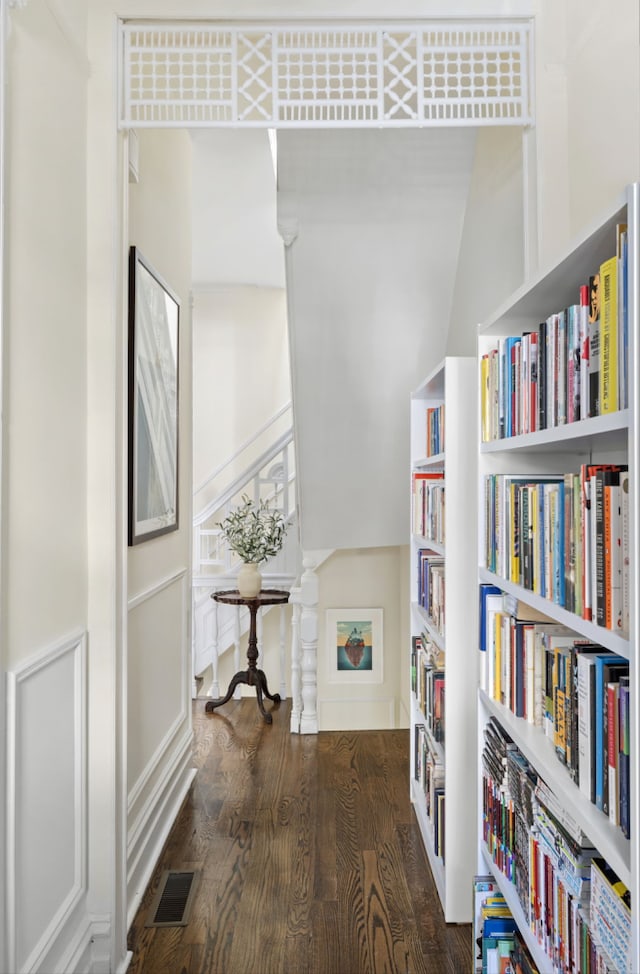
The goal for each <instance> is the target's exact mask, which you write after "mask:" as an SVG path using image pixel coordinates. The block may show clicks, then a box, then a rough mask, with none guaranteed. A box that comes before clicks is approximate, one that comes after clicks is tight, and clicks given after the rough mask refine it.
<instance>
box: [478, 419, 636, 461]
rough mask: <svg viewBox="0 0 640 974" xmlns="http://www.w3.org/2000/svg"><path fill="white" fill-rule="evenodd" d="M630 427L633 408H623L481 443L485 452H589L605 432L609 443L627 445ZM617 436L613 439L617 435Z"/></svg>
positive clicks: (481, 448) (619, 445) (622, 446)
mask: <svg viewBox="0 0 640 974" xmlns="http://www.w3.org/2000/svg"><path fill="white" fill-rule="evenodd" d="M628 429H629V410H628V409H621V410H618V412H615V413H608V414H607V415H606V416H593V417H592V418H591V419H581V420H578V421H577V422H575V423H566V424H565V425H564V426H556V427H553V429H546V430H536V432H535V433H523V434H521V435H520V436H509V437H506V438H505V439H502V440H493V441H492V442H490V443H481V444H480V452H481V453H504V452H505V451H509V452H512V451H513V450H527V451H549V452H550V451H553V450H558V451H561V452H562V453H572V452H574V451H575V452H577V453H580V454H582V453H585V452H587V451H588V450H590V449H592V448H593V447H594V446H596V447H597V445H598V442H599V441H600V440H601V439H602V437H603V436H607V437H608V445H609V446H610V447H611V445H617V446H618V448H619V449H626V444H627V435H628ZM616 434H619V435H618V436H617V438H616V439H613V440H612V439H611V438H612V437H616Z"/></svg>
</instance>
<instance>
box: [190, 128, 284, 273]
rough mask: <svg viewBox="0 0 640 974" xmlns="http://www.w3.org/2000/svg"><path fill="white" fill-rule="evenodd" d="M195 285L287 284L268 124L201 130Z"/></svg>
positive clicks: (196, 141) (196, 150) (194, 135)
mask: <svg viewBox="0 0 640 974" xmlns="http://www.w3.org/2000/svg"><path fill="white" fill-rule="evenodd" d="M191 140H192V143H193V186H194V191H195V196H194V206H193V268H192V277H193V283H194V290H196V291H197V290H198V289H199V288H200V287H202V286H204V287H207V286H208V285H210V284H211V283H212V282H223V283H225V284H231V283H233V284H239V285H243V284H253V285H259V286H261V287H267V288H283V287H284V262H283V259H282V241H281V239H280V237H279V235H278V227H277V220H276V177H275V172H274V164H273V159H272V156H271V148H270V145H269V135H268V132H267V130H266V129H244V130H243V129H196V130H194V131H192V132H191Z"/></svg>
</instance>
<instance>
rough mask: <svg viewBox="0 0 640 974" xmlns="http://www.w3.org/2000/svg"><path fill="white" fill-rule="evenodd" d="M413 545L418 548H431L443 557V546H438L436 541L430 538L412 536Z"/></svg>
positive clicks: (417, 535) (418, 535)
mask: <svg viewBox="0 0 640 974" xmlns="http://www.w3.org/2000/svg"><path fill="white" fill-rule="evenodd" d="M413 543H414V544H415V545H416V547H418V548H433V550H434V551H436V552H437V553H438V554H439V555H444V553H445V548H444V545H443V544H439V543H438V542H437V541H432V540H431V538H424V537H423V536H422V535H421V534H414V535H413Z"/></svg>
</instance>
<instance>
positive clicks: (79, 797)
mask: <svg viewBox="0 0 640 974" xmlns="http://www.w3.org/2000/svg"><path fill="white" fill-rule="evenodd" d="M67 654H72V655H73V656H74V703H75V712H74V751H75V764H74V805H75V815H76V820H77V822H78V823H79V824H80V827H79V828H78V829H77V831H76V834H75V849H74V882H73V885H72V886H71V888H70V889H69V892H68V893H67V896H66V897H65V899H64V901H63V902H62V903H61V904H60V906H59V907H58V910H57V911H56V912H55V914H54V915H53V917H52V918H51V920H50V922H49V924H48V926H47V927H46V929H45V930H44V931H43V932H42V934H41V936H40V939H39V940H38V942H37V943H36V944H35V946H34V947H33V948H32V949H31V952H30V953H29V955H28V957H27V959H26V960H25V961H24V962H23V963H22V964H21V966H20V970H21V971H24V972H28V971H36V970H38V969H40V967H41V965H42V963H43V961H44V960H45V959H46V956H47V953H48V952H49V951H50V949H51V945H52V943H53V942H54V941H55V938H56V936H57V935H59V934H60V932H61V931H63V930H64V926H65V924H66V923H67V922H68V921H69V919H70V918H71V915H72V913H73V911H74V910H75V909H76V907H77V906H78V904H79V903H80V902H81V900H82V898H83V897H84V896H85V895H86V892H87V846H88V835H87V833H88V822H87V795H86V784H87V771H86V768H87V700H86V696H87V686H86V656H87V636H86V633H85V632H78V633H76V634H74V635H73V636H70V637H67V638H66V639H64V640H62V641H60V642H58V643H55V644H53V645H52V646H49V647H47V648H45V649H43V650H42V651H41V652H39V653H37V654H36V655H35V656H33V657H31V659H29V660H27V661H26V662H25V663H23V664H21V665H20V666H18V667H17V668H16V669H14V670H10V671H9V672H8V674H7V754H8V761H7V763H8V768H7V772H8V773H7V830H6V836H7V871H6V875H7V882H6V896H7V927H8V929H7V950H8V967H9V970H17V969H18V959H17V956H16V951H17V944H16V932H17V931H16V894H17V888H16V887H17V865H16V831H17V819H16V815H17V812H18V809H17V807H16V800H17V798H16V794H17V784H16V782H17V774H18V768H17V766H16V755H17V751H18V743H19V742H18V740H17V736H18V727H17V722H18V716H19V708H20V699H19V691H20V687H21V685H22V684H24V683H26V682H27V681H28V680H29V679H31V678H32V677H34V676H35V675H37V674H38V673H40V672H41V671H42V670H45V669H47V667H49V666H51V665H52V664H54V663H56V662H57V661H59V660H60V659H62V657H63V656H66V655H67Z"/></svg>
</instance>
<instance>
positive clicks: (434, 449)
mask: <svg viewBox="0 0 640 974" xmlns="http://www.w3.org/2000/svg"><path fill="white" fill-rule="evenodd" d="M426 448H427V453H426V455H427V456H428V457H435V456H437V455H438V454H439V453H444V405H440V406H429V407H428V408H427V447H426Z"/></svg>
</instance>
